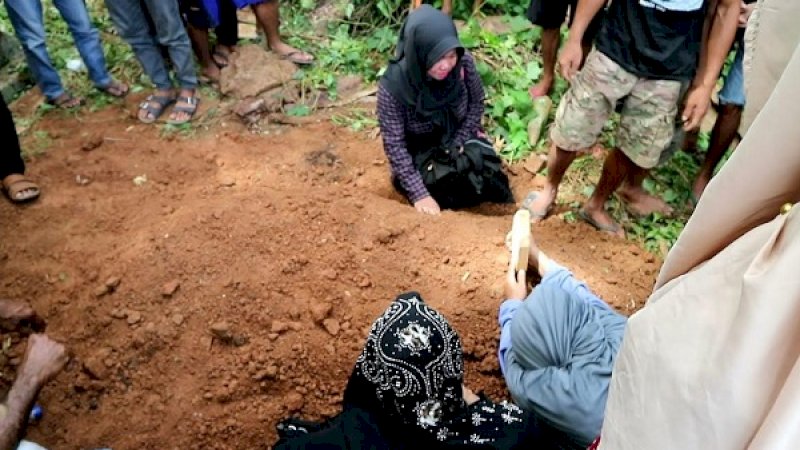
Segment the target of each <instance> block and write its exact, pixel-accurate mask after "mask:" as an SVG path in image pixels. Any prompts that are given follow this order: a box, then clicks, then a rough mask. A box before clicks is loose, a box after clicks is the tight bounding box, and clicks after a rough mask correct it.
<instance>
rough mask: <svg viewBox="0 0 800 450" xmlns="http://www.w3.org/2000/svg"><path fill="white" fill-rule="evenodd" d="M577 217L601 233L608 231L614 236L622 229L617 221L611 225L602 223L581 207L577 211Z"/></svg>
mask: <svg viewBox="0 0 800 450" xmlns="http://www.w3.org/2000/svg"><path fill="white" fill-rule="evenodd" d="M578 217H580V218H581V220H583V221H584V222H586V223H588V224H589V225H591V226H593V227H594V228H595V229H596V230H597V231H602V232H603V233H608V234H611V235H614V236H619V235H620V234H619V232H620V231H621V230H622V227H620V226H619V224H618V223H616V222H615V223H614V224H613V225H603V224H601V223H598V222H597V221H596V220H594V219H593V218H592V216H590V215H589V214H587V213H586V211H584V210H583V209H581V210H580V211H578Z"/></svg>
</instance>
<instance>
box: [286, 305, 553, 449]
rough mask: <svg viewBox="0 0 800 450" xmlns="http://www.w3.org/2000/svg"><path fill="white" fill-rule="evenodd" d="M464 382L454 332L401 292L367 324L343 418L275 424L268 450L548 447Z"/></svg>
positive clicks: (524, 418) (518, 414) (530, 426)
mask: <svg viewBox="0 0 800 450" xmlns="http://www.w3.org/2000/svg"><path fill="white" fill-rule="evenodd" d="M463 382H464V360H463V355H462V349H461V340H460V339H459V337H458V334H456V332H455V330H453V328H452V327H451V326H450V324H449V323H448V322H447V320H445V318H444V317H443V316H442V315H441V314H439V313H438V312H436V311H435V310H434V309H432V308H430V307H429V306H427V305H426V304H425V303H424V302H423V300H422V298H421V297H420V296H419V294H417V293H415V292H410V293H406V294H403V295H401V296H399V297H398V298H397V299H396V300H395V301H394V302H393V303H392V304H391V305H390V306H389V308H388V309H387V310H386V311H385V312H384V313H383V314H382V315H381V316H380V317H379V318H378V319H377V320H376V321H375V323H374V324H373V325H372V329H371V330H370V334H369V337H368V338H367V343H366V345H365V346H364V350H363V351H362V353H361V355H360V356H359V357H358V360H357V361H356V366H355V369H354V370H353V373H352V375H351V376H350V380H349V382H348V384H347V388H346V389H345V394H344V401H343V411H342V413H341V414H339V415H338V416H336V417H334V418H333V419H331V420H329V421H328V422H326V423H323V424H312V423H307V422H302V421H299V420H287V421H285V422H283V423H281V424H279V425H278V433H279V435H280V441H278V443H277V444H276V445H275V447H274V448H275V449H276V450H288V449H301V448H302V449H407V448H412V447H414V448H418V449H451V448H463V449H468V448H477V449H517V448H519V449H523V448H525V449H532V450H534V449H541V448H554V447H553V446H550V445H548V444H547V442H546V438H545V437H544V432H543V431H542V430H541V429H540V428H539V427H538V424H537V423H536V421H535V419H534V418H533V417H532V416H530V415H529V414H527V413H524V412H523V411H522V410H521V409H520V408H518V407H517V406H515V405H513V404H510V403H505V402H504V403H500V404H497V403H493V402H491V401H490V400H488V399H487V398H485V397H483V396H477V395H475V394H473V393H472V392H471V391H469V390H468V389H466V388H465V387H464V385H463Z"/></svg>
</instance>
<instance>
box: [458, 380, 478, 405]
mask: <svg viewBox="0 0 800 450" xmlns="http://www.w3.org/2000/svg"><path fill="white" fill-rule="evenodd" d="M461 392H462V393H463V396H464V401H465V402H467V405H472V404H474V403H476V402H478V401H480V399H481V398H480V397H478V396H477V395H475V393H474V392H472V390H471V389H470V388H468V387H466V386H464V385H463V384H462V385H461Z"/></svg>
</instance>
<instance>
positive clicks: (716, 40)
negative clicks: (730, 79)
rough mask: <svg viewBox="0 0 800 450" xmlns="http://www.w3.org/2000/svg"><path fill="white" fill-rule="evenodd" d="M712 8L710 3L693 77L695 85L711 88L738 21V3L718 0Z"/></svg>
mask: <svg viewBox="0 0 800 450" xmlns="http://www.w3.org/2000/svg"><path fill="white" fill-rule="evenodd" d="M716 3H717V6H716V8H714V5H713V4H712V5H711V6H710V9H709V14H710V15H712V19H711V20H710V26H709V25H708V21H707V24H706V30H704V35H705V36H707V38H706V39H704V40H703V41H704V42H703V46H702V48H701V52H700V64H699V67H698V71H697V75H696V76H695V79H694V85H695V86H704V87H706V88H709V89H711V88H712V87H713V86H714V84H715V83H716V82H717V78H718V77H719V73H720V70H722V65H723V64H724V62H725V57H726V56H727V55H728V51H729V50H730V48H731V45H732V44H733V39H734V37H735V36H736V29H737V28H738V23H739V4H738V2H737V1H732V0H719V1H717V2H716Z"/></svg>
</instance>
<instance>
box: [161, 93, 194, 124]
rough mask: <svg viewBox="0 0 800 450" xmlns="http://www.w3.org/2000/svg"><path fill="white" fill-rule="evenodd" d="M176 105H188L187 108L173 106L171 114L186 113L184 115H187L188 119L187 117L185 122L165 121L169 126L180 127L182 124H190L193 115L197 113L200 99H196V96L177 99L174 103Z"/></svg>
mask: <svg viewBox="0 0 800 450" xmlns="http://www.w3.org/2000/svg"><path fill="white" fill-rule="evenodd" d="M176 103H188V104H189V106H175V107H174V108H172V112H173V113H176V112H179V113H180V112H182V113H186V114H188V115H189V117H187V118H186V119H185V120H174V119H171V120H169V121H167V123H168V124H170V125H182V124H184V123H188V122H191V121H192V118H194V114H195V113H196V112H197V105H198V104H199V103H200V99H199V98H197V96H192V97H178V100H177V101H176Z"/></svg>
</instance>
